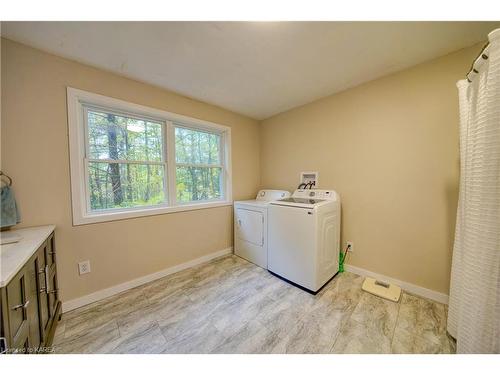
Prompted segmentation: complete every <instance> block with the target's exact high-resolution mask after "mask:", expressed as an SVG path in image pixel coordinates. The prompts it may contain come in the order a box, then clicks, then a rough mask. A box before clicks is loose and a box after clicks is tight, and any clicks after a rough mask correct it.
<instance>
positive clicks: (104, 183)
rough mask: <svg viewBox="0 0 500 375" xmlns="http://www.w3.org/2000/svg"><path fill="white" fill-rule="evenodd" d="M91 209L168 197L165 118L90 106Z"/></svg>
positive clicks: (152, 202)
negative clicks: (139, 115)
mask: <svg viewBox="0 0 500 375" xmlns="http://www.w3.org/2000/svg"><path fill="white" fill-rule="evenodd" d="M84 116H85V120H86V124H87V126H86V133H87V134H86V135H87V142H86V143H87V160H86V161H87V163H86V166H87V176H88V197H87V199H88V209H89V211H91V212H92V211H102V210H117V209H125V208H135V207H142V206H155V205H162V204H165V203H166V197H167V193H166V183H165V160H164V159H165V158H164V156H163V155H164V146H163V145H164V144H165V142H164V136H163V134H164V131H163V129H164V126H165V124H164V123H163V122H161V121H154V120H150V119H146V118H140V117H132V116H129V115H125V114H119V113H116V112H114V111H109V110H104V109H94V108H91V107H84Z"/></svg>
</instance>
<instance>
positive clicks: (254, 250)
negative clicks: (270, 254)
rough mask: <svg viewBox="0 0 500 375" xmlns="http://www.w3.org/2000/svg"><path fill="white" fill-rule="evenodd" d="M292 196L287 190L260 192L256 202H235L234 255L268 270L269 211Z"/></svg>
mask: <svg viewBox="0 0 500 375" xmlns="http://www.w3.org/2000/svg"><path fill="white" fill-rule="evenodd" d="M289 196H290V192H288V191H286V190H260V191H259V192H258V194H257V197H256V198H255V199H254V200H248V201H236V202H234V253H235V254H236V255H238V256H240V257H242V258H244V259H246V260H248V261H250V262H252V263H255V264H256V265H258V266H260V267H263V268H267V233H268V230H267V209H268V207H269V203H270V202H271V201H275V200H277V199H283V198H287V197H289Z"/></svg>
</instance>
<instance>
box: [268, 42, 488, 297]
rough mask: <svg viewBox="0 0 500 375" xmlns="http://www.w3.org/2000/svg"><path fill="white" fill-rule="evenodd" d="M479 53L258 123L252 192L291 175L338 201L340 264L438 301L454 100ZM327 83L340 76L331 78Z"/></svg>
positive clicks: (444, 261)
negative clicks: (310, 180)
mask: <svg viewBox="0 0 500 375" xmlns="http://www.w3.org/2000/svg"><path fill="white" fill-rule="evenodd" d="M480 48H481V46H480V45H477V46H474V47H471V48H468V49H464V50H461V51H458V52H455V53H453V54H450V55H447V56H445V57H442V58H439V59H437V60H433V61H431V62H428V63H425V64H421V65H418V66H416V67H413V68H411V69H408V70H405V71H403V72H400V73H397V74H393V75H390V76H387V77H384V78H381V79H378V80H375V81H372V82H369V83H366V84H364V85H362V86H359V87H356V88H353V89H350V90H348V91H345V92H342V93H339V94H336V95H333V96H330V97H327V98H324V99H321V100H318V101H316V102H313V103H310V104H308V105H305V106H303V107H299V108H295V109H292V110H290V111H287V112H285V113H282V114H280V115H277V116H274V117H272V118H270V119H267V120H265V121H263V122H262V124H261V126H262V129H261V152H262V154H261V171H262V185H261V186H262V187H266V188H280V189H290V190H293V189H294V188H295V187H296V186H297V185H298V179H299V173H300V171H316V170H317V171H319V173H320V175H319V181H320V187H321V188H333V189H335V190H336V191H338V192H339V193H340V195H341V198H342V240H343V243H345V241H346V240H352V241H353V242H354V250H355V252H354V253H353V254H352V255H351V256H350V258H349V260H348V263H350V264H352V265H354V266H358V267H362V268H365V269H367V270H370V271H373V272H377V273H381V274H384V275H386V276H390V277H393V278H397V279H400V280H403V281H406V282H410V283H413V284H416V285H419V286H422V287H425V288H428V289H432V290H435V291H438V292H442V293H448V290H449V276H450V264H451V252H452V245H453V233H454V226H455V212H456V204H457V193H458V172H459V169H458V167H459V155H458V98H457V91H456V86H455V82H456V81H457V80H458V79H462V78H463V77H464V75H465V74H466V72H467V71H468V69H469V66H470V64H471V61H473V59H474V58H475V57H476V56H477V54H478V53H479V50H480ZM332 74H342V72H335V71H334V70H333V71H332Z"/></svg>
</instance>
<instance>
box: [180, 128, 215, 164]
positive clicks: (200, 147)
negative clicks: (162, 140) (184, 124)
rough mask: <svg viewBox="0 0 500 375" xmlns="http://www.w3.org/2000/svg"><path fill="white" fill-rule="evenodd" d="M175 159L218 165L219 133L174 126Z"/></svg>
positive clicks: (181, 161) (191, 162)
mask: <svg viewBox="0 0 500 375" xmlns="http://www.w3.org/2000/svg"><path fill="white" fill-rule="evenodd" d="M175 160H176V162H177V163H185V164H219V165H220V164H221V161H220V135H219V134H214V133H207V132H203V131H198V130H192V129H185V128H175Z"/></svg>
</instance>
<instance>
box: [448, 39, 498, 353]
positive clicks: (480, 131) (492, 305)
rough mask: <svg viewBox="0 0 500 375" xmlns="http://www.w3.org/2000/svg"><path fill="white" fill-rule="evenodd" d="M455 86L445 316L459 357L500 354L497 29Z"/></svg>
mask: <svg viewBox="0 0 500 375" xmlns="http://www.w3.org/2000/svg"><path fill="white" fill-rule="evenodd" d="M488 38H489V41H490V44H489V46H488V47H487V48H486V49H485V50H484V51H483V54H482V55H483V56H479V57H478V59H477V60H476V61H475V62H474V71H473V72H471V73H470V74H469V76H468V78H469V80H470V81H471V82H469V81H467V80H463V81H459V82H458V83H457V86H458V90H459V105H460V193H459V202H458V211H457V224H456V230H455V244H454V249H453V262H452V273H451V286H450V304H449V311H448V332H449V333H450V335H451V336H453V337H455V338H456V339H457V352H458V353H500V29H497V30H495V31H493V32H491V33H490V34H489V36H488Z"/></svg>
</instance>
